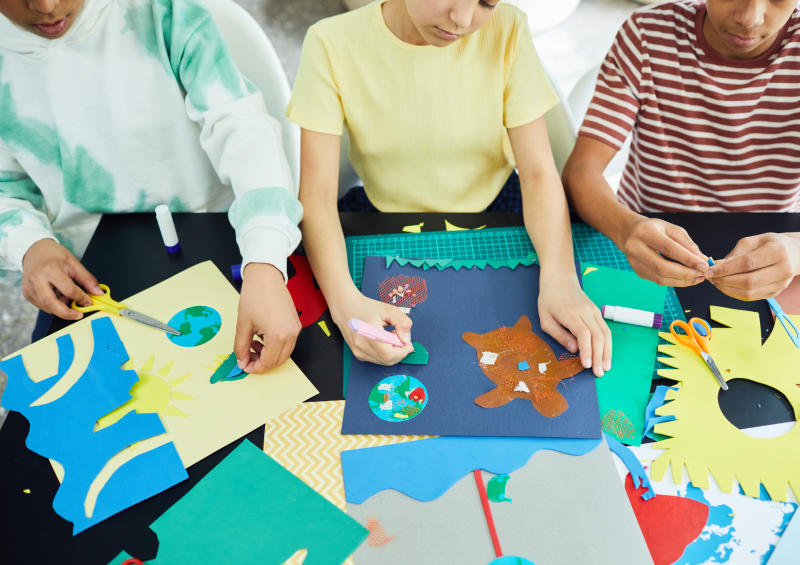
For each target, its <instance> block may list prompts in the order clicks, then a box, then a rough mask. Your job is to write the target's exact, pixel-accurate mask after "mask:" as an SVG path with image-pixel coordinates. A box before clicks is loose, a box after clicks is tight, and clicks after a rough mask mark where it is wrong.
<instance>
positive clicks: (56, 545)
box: [0, 213, 800, 565]
mask: <svg viewBox="0 0 800 565" xmlns="http://www.w3.org/2000/svg"><path fill="white" fill-rule="evenodd" d="M653 216H654V217H662V218H664V219H665V220H667V221H670V222H672V223H675V224H677V225H680V226H683V227H684V228H686V230H687V231H688V232H689V235H690V236H691V237H692V238H693V239H694V241H695V242H697V243H698V244H699V245H700V246H701V248H702V249H703V251H704V252H705V253H708V254H710V255H711V256H713V257H723V256H725V255H726V254H727V253H728V252H730V250H731V249H733V247H734V246H735V244H736V242H737V241H738V240H739V239H740V238H742V237H745V236H748V235H755V234H759V233H765V232H770V231H774V232H791V231H800V216H798V215H796V214H702V215H700V214H660V215H653ZM174 218H175V225H176V228H177V231H178V234H179V236H180V238H181V245H182V247H183V249H182V250H181V251H180V252H179V253H177V254H174V255H171V254H168V253H167V252H166V251H165V250H164V245H163V242H162V241H161V235H160V233H159V230H158V226H157V224H156V219H155V214H121V215H113V216H111V215H108V216H105V217H103V219H102V220H101V222H100V225H99V227H98V229H97V232H96V234H95V235H94V237H93V238H92V242H91V244H90V245H89V249H88V250H87V251H86V254H85V256H84V258H83V262H84V264H85V265H86V267H87V268H88V269H89V270H90V271H91V272H92V273H93V274H94V275H95V276H96V277H97V278H98V279H99V280H100V281H101V282H103V283H105V284H108V285H109V286H110V287H111V288H112V289H114V295H115V296H116V297H127V296H130V295H132V294H135V293H137V292H140V291H142V290H144V289H146V288H149V287H151V286H153V285H155V284H157V283H159V282H161V281H162V280H164V279H166V278H168V277H170V276H172V275H175V274H177V273H179V272H180V271H183V270H184V269H187V268H189V267H191V266H193V265H196V264H198V263H200V262H203V261H207V260H212V261H214V263H215V264H216V265H217V267H218V268H219V269H220V270H221V271H222V272H223V273H224V274H225V275H226V276H227V277H228V279H229V280H231V282H233V279H232V277H231V271H230V266H231V265H232V264H234V263H239V262H240V261H241V258H240V255H239V250H238V248H237V246H236V243H235V239H234V231H233V228H231V226H230V224H229V223H228V219H227V215H226V214H175V215H174ZM341 218H342V225H343V227H344V232H345V235H371V234H381V233H386V234H394V233H399V232H400V231H401V230H402V228H403V226H406V225H410V224H416V223H419V222H423V221H424V222H425V227H426V229H428V230H437V229H441V230H444V216H443V215H441V214H342V215H341ZM447 218H448V220H450V221H451V222H453V223H454V224H456V225H458V226H462V227H478V226H480V225H484V224H485V225H487V226H488V227H508V226H519V225H522V215H521V214H499V213H486V214H447ZM573 221H579V220H578V219H577V218H573ZM296 253H301V254H302V253H303V251H302V248H301V249H300V250H299V251H298V252H296ZM289 271H290V272H289V276H292V275H293V272H292V271H293V270H292V267H291V265H289ZM677 293H678V297H679V298H680V301H681V305H682V306H683V308H684V309H686V310H691V316H700V317H704V318H707V319H708V316H709V305H712V304H713V305H717V306H724V307H729V308H738V309H743V310H751V311H755V312H758V313H759V314H760V317H761V325H762V334H763V337H765V338H766V336H767V335H768V333H767V330H768V329H771V328H772V327H773V325H774V323H773V320H772V316H771V314H770V312H769V307H768V306H767V304H766V302H765V301H763V300H761V301H757V302H751V303H748V302H740V301H738V300H734V299H732V298H729V297H727V296H725V295H723V294H722V293H721V292H719V291H718V290H716V289H715V288H714V287H713V286H712V285H710V284H708V283H703V284H700V285H698V286H695V287H692V288H688V289H678V290H677ZM322 319H323V320H325V322H326V323H327V325H328V328H330V329H331V333H332V335H331V337H330V338H327V337H325V335H324V334H323V333H322V332H321V331H319V328H315V327H314V326H310V327H309V328H306V329H304V330H303V331H302V332H301V334H300V338H299V339H298V342H297V347H296V349H295V351H294V353H293V355H292V358H293V359H294V361H295V362H296V363H297V365H298V366H299V367H300V369H301V370H302V371H303V372H304V373H305V374H306V376H307V377H308V378H309V379H310V380H311V382H313V383H314V385H315V386H316V387H317V389H318V390H319V391H320V394H319V395H318V396H316V397H314V398H313V399H311V401H319V400H340V399H341V398H342V379H341V374H340V373H339V371H338V368H339V367H341V366H342V336H341V334H340V333H339V332H338V330H337V329H336V326H335V325H334V324H333V321H332V320H331V317H330V312H325V314H324V315H323V317H322ZM65 325H66V322H63V321H61V320H57V321H56V322H54V323H53V325H52V327H51V328H50V333H53V332H55V331H57V330H59V329H61V328H62V327H65ZM659 381H662V382H659ZM669 382H670V381H666V380H664V379H658V380H655V381H653V386H654V387H655V386H656V385H657V384H668V383H669ZM759 404H760V405H761V407H760V408H759V407H758V405H759ZM720 405H721V408H722V410H723V412H724V413H725V415H726V416H727V418H728V419H729V420H730V421H731V422H732V423H733V424H734V425H736V426H737V427H739V428H746V427H752V426H762V425H767V424H774V423H779V422H787V421H794V414H793V412H792V408H791V406H790V405H789V403H788V402H787V400H786V398H785V397H783V395H781V394H780V393H778V392H777V391H775V390H774V389H771V388H769V387H765V386H762V385H759V384H757V383H753V382H750V381H745V380H735V381H733V382H732V383H731V386H730V390H729V391H728V392H727V393H724V395H721V397H720ZM27 434H28V422H27V420H26V419H25V418H24V417H23V416H22V415H20V414H18V413H16V412H11V413H9V415H8V418H7V419H6V422H5V424H4V426H3V428H2V430H0V508H2V510H3V520H2V526H0V552H1V553H0V561H2V562H3V563H9V564H14V565H17V564H27V563H36V564H38V563H43V564H45V563H59V564H67V563H75V564H80V565H90V564H95V563H96V564H99V565H105V564H106V563H108V562H109V561H110V560H111V559H113V558H114V557H115V556H116V555H117V554H118V553H119V552H120V551H122V550H123V549H124V550H126V551H127V552H128V553H129V554H131V555H135V556H137V557H139V558H140V559H144V560H147V559H152V558H154V557H155V556H156V553H157V551H158V540H157V538H156V536H155V534H153V533H152V531H151V530H150V529H149V527H148V526H149V525H150V524H151V523H152V522H153V521H155V519H156V518H158V517H159V516H160V515H161V514H163V513H164V512H165V511H166V510H167V509H168V508H169V507H170V506H172V505H173V504H174V503H175V502H176V501H178V500H179V499H180V498H181V497H182V496H183V495H184V494H186V492H188V491H189V489H191V488H192V487H193V486H194V485H195V484H196V483H197V482H198V481H199V480H200V479H201V478H203V476H205V475H206V473H208V472H209V471H210V470H211V469H212V468H214V466H216V465H217V464H218V463H219V462H220V461H222V459H224V458H225V456H227V455H228V453H230V452H231V451H232V450H233V448H234V447H235V446H236V445H237V444H238V443H239V441H236V442H234V443H233V444H231V445H229V446H228V447H226V448H225V449H221V450H220V451H218V452H216V453H214V454H213V455H211V456H209V457H207V458H206V459H204V460H203V461H200V462H199V463H197V464H195V465H193V466H192V467H191V468H190V469H189V479H188V480H186V481H184V482H182V483H180V484H178V485H176V486H174V487H172V488H171V489H169V490H167V491H166V492H164V493H161V494H159V495H157V496H155V497H153V498H151V499H149V500H146V501H144V502H142V503H140V504H137V505H136V506H134V507H132V508H129V509H127V510H125V511H123V512H121V513H119V514H117V515H116V516H113V517H111V518H109V519H108V520H105V521H103V522H101V523H100V524H98V525H96V526H93V527H91V528H89V529H88V530H86V531H84V532H82V533H81V534H79V535H77V536H74V537H73V536H72V524H71V523H69V522H67V521H66V520H64V519H62V518H61V517H60V516H58V515H57V514H56V513H55V511H54V510H53V507H52V503H53V497H54V496H55V493H56V490H57V489H58V481H57V480H56V477H55V474H54V473H53V470H52V468H51V466H50V463H49V462H48V461H47V459H45V458H43V457H41V456H39V455H37V454H35V453H33V452H31V451H29V450H28V449H27V448H26V447H25V438H26V437H27ZM245 437H246V438H248V439H249V440H250V441H252V442H253V443H255V444H256V445H257V446H259V447H260V446H262V445H263V438H264V430H263V426H262V427H259V428H258V429H257V430H254V431H253V432H251V433H250V434H248V435H247V436H245ZM24 489H30V494H24V493H23V490H24Z"/></svg>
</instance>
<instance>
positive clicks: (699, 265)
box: [695, 263, 708, 272]
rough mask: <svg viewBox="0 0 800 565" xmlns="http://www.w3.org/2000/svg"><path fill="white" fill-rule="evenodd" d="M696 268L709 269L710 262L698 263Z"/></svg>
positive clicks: (700, 269) (699, 269)
mask: <svg viewBox="0 0 800 565" xmlns="http://www.w3.org/2000/svg"><path fill="white" fill-rule="evenodd" d="M695 268H696V269H697V270H698V271H700V272H705V271H707V270H708V263H698V264H697V266H696V267H695Z"/></svg>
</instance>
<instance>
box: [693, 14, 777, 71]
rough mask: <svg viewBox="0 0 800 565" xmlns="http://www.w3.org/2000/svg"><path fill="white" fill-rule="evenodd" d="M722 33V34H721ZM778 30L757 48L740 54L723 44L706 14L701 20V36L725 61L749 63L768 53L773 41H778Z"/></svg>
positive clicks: (773, 43)
mask: <svg viewBox="0 0 800 565" xmlns="http://www.w3.org/2000/svg"><path fill="white" fill-rule="evenodd" d="M723 33H724V32H723ZM779 33H780V30H778V31H777V32H775V34H773V35H772V36H770V37H768V38H767V39H766V40H765V41H764V42H763V43H761V44H760V45H759V46H758V47H756V48H755V49H753V50H752V51H749V52H747V53H741V52H737V51H734V50H732V49H730V48H729V47H728V46H727V45H726V44H725V42H724V41H723V40H722V37H720V35H719V33H718V32H717V30H716V29H715V28H714V26H713V25H712V24H711V21H709V19H708V14H706V15H705V17H704V19H703V36H705V38H706V42H708V44H709V45H710V46H711V48H712V49H713V50H714V51H715V52H716V53H717V54H718V55H720V56H721V57H725V58H726V59H731V60H732V61H750V60H752V59H757V58H758V57H760V56H761V55H763V54H764V53H766V52H767V51H769V50H770V49H771V48H772V46H773V45H775V41H776V40H777V39H778V34H779Z"/></svg>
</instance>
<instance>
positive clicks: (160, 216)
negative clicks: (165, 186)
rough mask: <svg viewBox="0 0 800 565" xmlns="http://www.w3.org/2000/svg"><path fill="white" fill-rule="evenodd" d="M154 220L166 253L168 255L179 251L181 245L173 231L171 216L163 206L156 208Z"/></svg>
mask: <svg viewBox="0 0 800 565" xmlns="http://www.w3.org/2000/svg"><path fill="white" fill-rule="evenodd" d="M156 220H157V221H158V229H160V230H161V237H162V238H163V239H164V245H165V246H166V248H167V251H169V252H170V253H175V252H176V251H180V249H181V244H180V242H179V241H178V232H176V231H175V222H173V221H172V214H171V213H170V211H169V208H168V207H167V206H166V205H165V204H162V205H161V206H157V207H156Z"/></svg>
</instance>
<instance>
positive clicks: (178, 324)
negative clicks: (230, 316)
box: [166, 306, 222, 347]
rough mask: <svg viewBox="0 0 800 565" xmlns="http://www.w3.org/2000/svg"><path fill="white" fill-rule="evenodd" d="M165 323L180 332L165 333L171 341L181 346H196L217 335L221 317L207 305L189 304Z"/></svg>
mask: <svg viewBox="0 0 800 565" xmlns="http://www.w3.org/2000/svg"><path fill="white" fill-rule="evenodd" d="M167 325H168V326H170V327H172V328H175V329H176V330H178V331H179V332H181V335H172V334H166V336H167V337H168V338H169V340H170V341H171V342H172V343H174V344H175V345H180V346H181V347H197V346H199V345H203V344H205V343H208V342H209V341H211V340H212V339H214V338H215V337H216V336H217V334H218V333H219V329H220V327H221V326H222V317H221V316H220V315H219V312H217V311H216V310H214V309H213V308H209V307H208V306H191V307H189V308H184V309H183V310H181V311H180V312H178V313H177V314H175V315H174V316H173V317H172V318H170V320H169V322H168V323H167Z"/></svg>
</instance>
